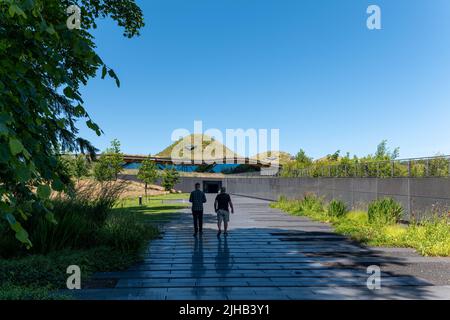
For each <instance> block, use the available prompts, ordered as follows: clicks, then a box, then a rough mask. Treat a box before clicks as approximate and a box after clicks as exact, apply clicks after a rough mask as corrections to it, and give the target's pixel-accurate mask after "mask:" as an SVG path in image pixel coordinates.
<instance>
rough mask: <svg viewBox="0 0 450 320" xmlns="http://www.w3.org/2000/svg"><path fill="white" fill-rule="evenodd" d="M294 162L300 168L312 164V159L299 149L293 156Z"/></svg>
mask: <svg viewBox="0 0 450 320" xmlns="http://www.w3.org/2000/svg"><path fill="white" fill-rule="evenodd" d="M295 161H296V162H297V163H298V164H300V165H302V166H307V165H311V163H312V159H311V158H310V157H308V156H307V155H306V152H305V150H303V149H300V151H299V152H298V153H297V155H296V156H295Z"/></svg>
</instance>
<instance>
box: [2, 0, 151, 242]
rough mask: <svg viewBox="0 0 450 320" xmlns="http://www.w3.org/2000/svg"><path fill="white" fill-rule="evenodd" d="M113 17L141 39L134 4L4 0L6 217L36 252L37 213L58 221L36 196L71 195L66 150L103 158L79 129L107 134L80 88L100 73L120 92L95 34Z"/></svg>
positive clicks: (140, 19)
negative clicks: (64, 170) (73, 26)
mask: <svg viewBox="0 0 450 320" xmlns="http://www.w3.org/2000/svg"><path fill="white" fill-rule="evenodd" d="M73 4H76V5H78V6H79V7H80V8H81V14H82V28H81V30H69V29H68V28H67V26H66V21H67V19H68V17H67V14H66V9H67V8H68V7H69V5H73ZM108 16H109V17H111V18H112V19H113V20H115V21H117V23H118V25H119V26H121V27H123V29H124V35H125V36H127V37H133V36H137V35H139V29H140V28H142V27H143V25H144V22H143V15H142V12H141V10H140V9H139V7H138V6H137V5H136V4H135V2H134V1H133V0H121V1H115V0H78V1H68V0H0V21H1V24H0V210H1V218H3V219H6V221H7V222H8V223H9V225H10V227H11V229H12V230H14V232H15V235H16V238H17V239H18V240H20V241H21V242H22V243H25V244H26V245H27V246H28V247H31V245H32V243H31V242H30V240H29V237H28V232H27V231H26V230H25V229H24V228H23V226H22V224H23V222H24V221H26V220H27V219H28V218H29V217H30V216H31V214H35V215H39V216H46V217H47V218H48V220H49V221H52V220H53V218H52V215H51V213H50V210H51V204H50V203H49V202H48V199H47V198H42V197H40V196H39V195H37V194H35V193H34V192H33V190H34V189H35V188H36V187H38V186H43V185H46V186H51V187H52V188H53V189H55V190H58V191H60V190H62V189H64V182H63V181H62V179H61V175H60V171H59V170H57V169H58V156H57V154H58V153H59V151H60V150H62V151H63V152H75V151H81V152H82V153H84V152H86V153H88V154H90V155H91V156H93V155H94V154H95V152H96V150H95V148H94V147H93V146H92V145H91V144H90V143H89V142H88V141H87V140H85V139H83V138H81V137H79V136H78V129H77V127H76V122H77V121H84V122H85V123H86V125H87V126H88V127H89V128H91V129H92V130H94V131H95V132H96V133H97V134H98V135H100V134H101V130H100V128H99V126H98V125H97V124H96V123H95V122H93V120H92V119H91V118H90V116H89V114H88V113H87V111H86V109H85V107H84V106H83V104H84V102H83V99H82V97H81V94H80V91H79V89H80V87H81V86H82V85H86V84H87V81H88V80H89V79H90V78H92V77H95V76H96V74H97V71H98V70H99V69H101V70H102V76H103V77H105V76H106V75H107V74H108V75H109V76H110V77H112V78H114V79H115V80H116V82H117V84H118V85H119V81H118V78H117V75H116V74H115V73H114V71H113V70H112V69H110V68H109V67H108V66H107V65H106V64H105V63H104V62H103V61H102V59H101V58H100V57H99V56H98V55H97V53H96V52H95V43H94V38H93V36H92V35H91V34H90V33H89V30H91V29H92V28H95V27H96V20H97V19H98V18H103V17H108Z"/></svg>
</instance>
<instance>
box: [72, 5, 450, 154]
mask: <svg viewBox="0 0 450 320" xmlns="http://www.w3.org/2000/svg"><path fill="white" fill-rule="evenodd" d="M138 3H139V4H140V6H141V8H142V9H143V12H144V15H145V20H146V23H147V26H146V28H145V29H143V30H142V35H141V37H139V38H135V39H132V40H129V39H125V38H123V37H122V33H121V29H120V28H119V27H117V26H116V25H115V24H114V23H113V22H111V21H109V20H105V21H102V22H101V23H100V24H99V28H98V29H97V30H95V32H94V34H95V36H96V42H97V44H98V51H99V53H100V55H101V57H102V58H103V60H104V61H105V62H106V63H107V64H108V65H109V66H111V67H112V68H114V70H115V71H116V72H117V74H118V75H119V77H120V79H121V82H122V86H121V88H120V89H118V88H116V87H115V84H114V81H113V80H110V79H106V80H101V79H100V77H98V78H96V79H94V80H91V81H90V82H89V84H88V87H87V88H85V89H83V95H84V96H83V97H84V99H85V102H86V104H85V105H86V107H87V109H88V111H89V113H90V115H91V116H92V117H93V118H94V120H95V121H96V122H97V123H98V124H99V125H100V126H101V128H102V129H103V130H104V132H105V135H104V136H102V137H100V138H98V137H96V136H95V134H93V133H91V132H90V131H89V130H88V129H86V128H84V127H82V129H81V134H82V136H84V137H86V138H88V139H90V140H91V141H92V142H93V143H94V144H95V145H96V146H97V147H98V148H100V149H104V148H105V147H106V146H107V145H108V144H109V141H110V140H112V139H113V138H118V139H119V140H120V141H121V142H122V146H123V151H124V152H127V153H136V154H148V153H152V154H154V153H156V152H158V151H160V150H161V149H163V148H164V147H165V146H167V145H168V144H170V143H171V140H170V138H171V133H172V131H173V130H174V129H177V128H187V129H189V130H193V121H194V120H202V121H203V123H204V126H205V127H206V128H219V129H221V130H225V129H226V128H244V129H247V128H256V129H258V128H267V129H270V128H278V129H280V144H281V146H280V149H282V150H284V151H288V152H290V153H293V154H295V153H296V152H297V151H298V150H299V149H300V148H303V149H305V150H306V152H307V153H308V154H310V155H311V156H313V157H321V156H323V155H326V154H329V153H333V152H334V151H336V150H337V149H340V150H342V152H347V151H349V152H350V153H351V154H357V155H365V154H368V153H373V152H374V151H375V148H376V145H377V144H378V142H380V141H381V140H383V139H388V140H389V145H390V146H391V147H392V148H393V147H397V146H398V147H400V155H401V157H402V158H405V157H416V156H428V155H433V154H435V153H437V152H441V153H446V154H450V128H449V119H450V1H448V0H431V1H430V0H415V1H412V0H395V1H392V0H372V1H365V0H345V1H343V0H195V1H194V0H139V1H138ZM369 4H377V5H379V6H380V7H381V9H382V27H383V29H382V30H380V31H369V30H368V29H367V28H366V18H367V14H366V8H367V6H368V5H369Z"/></svg>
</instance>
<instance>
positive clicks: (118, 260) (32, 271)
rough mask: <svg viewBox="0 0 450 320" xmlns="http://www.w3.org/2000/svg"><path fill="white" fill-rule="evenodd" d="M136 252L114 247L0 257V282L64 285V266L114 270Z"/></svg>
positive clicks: (130, 260)
mask: <svg viewBox="0 0 450 320" xmlns="http://www.w3.org/2000/svg"><path fill="white" fill-rule="evenodd" d="M138 259H139V256H138V254H137V253H123V252H119V251H117V250H115V249H113V248H108V247H95V248H92V249H88V250H63V251H57V252H52V253H50V254H47V255H31V256H27V257H23V258H19V259H17V258H16V259H8V260H6V259H1V260H0V283H1V284H7V283H11V284H14V285H17V286H25V287H42V288H45V287H51V288H63V287H64V286H65V283H66V279H67V274H66V270H67V267H68V266H70V265H78V266H80V268H81V272H82V275H83V277H85V278H87V277H88V276H89V275H90V274H92V273H93V272H96V271H117V270H122V269H124V268H126V267H128V266H129V265H130V264H132V263H134V262H136V261H138Z"/></svg>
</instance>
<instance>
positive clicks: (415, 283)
mask: <svg viewBox="0 0 450 320" xmlns="http://www.w3.org/2000/svg"><path fill="white" fill-rule="evenodd" d="M213 199H214V198H213V197H212V195H211V196H210V195H209V196H208V204H207V206H206V208H205V212H206V215H205V226H204V229H205V232H204V235H203V237H202V238H198V239H196V238H194V237H193V236H192V226H191V223H192V222H191V216H190V214H188V212H187V213H186V214H185V215H182V216H181V217H180V218H179V219H177V220H176V221H174V222H172V223H171V224H170V225H169V226H167V228H166V230H165V234H164V237H163V238H162V239H159V240H154V241H153V242H152V244H151V246H150V248H149V251H148V252H147V254H146V256H145V260H144V262H143V263H142V264H140V265H137V266H135V267H133V268H131V269H130V270H128V271H126V272H118V273H102V274H98V275H97V278H108V279H109V278H118V279H119V280H118V282H117V285H116V287H115V288H113V289H87V290H82V291H80V292H79V293H78V294H79V297H80V298H83V299H151V300H153V299H161V300H165V299H168V300H172V299H175V300H197V299H202V300H216V299H250V300H252V299H255V300H259V299H374V298H376V299H439V298H444V299H450V282H449V281H450V280H449V279H450V274H449V272H450V271H449V270H450V259H444V258H424V257H420V256H418V255H417V254H416V253H414V252H413V251H412V250H409V249H385V250H382V249H377V250H375V249H370V248H364V247H361V246H359V245H358V244H356V243H353V242H351V241H349V240H347V239H346V238H344V237H342V236H339V235H337V234H335V233H333V232H332V231H331V228H330V227H329V226H327V225H325V224H322V223H318V222H312V221H311V220H309V219H307V218H303V217H293V216H289V215H287V214H284V213H282V212H280V211H279V210H276V209H271V208H269V203H268V202H267V201H263V200H255V199H251V198H244V197H233V199H234V203H235V207H236V209H237V210H236V214H234V215H232V216H231V219H232V221H231V231H230V235H229V236H228V237H227V238H224V237H223V236H222V237H221V238H220V240H219V239H218V238H217V237H216V226H215V222H216V220H215V215H213V214H212V212H213V210H212V202H213ZM369 265H379V266H380V267H381V271H382V275H381V276H382V277H381V281H382V282H381V289H379V290H369V289H368V288H367V285H366V283H367V277H368V274H367V272H366V271H367V266H369ZM430 270H431V271H432V272H429V271H430ZM427 271H428V273H427ZM419 276H420V277H419ZM422 276H423V277H424V278H426V279H423V278H421V277H422Z"/></svg>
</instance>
